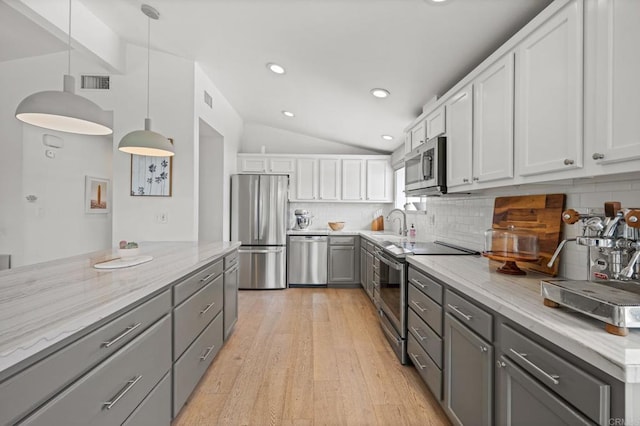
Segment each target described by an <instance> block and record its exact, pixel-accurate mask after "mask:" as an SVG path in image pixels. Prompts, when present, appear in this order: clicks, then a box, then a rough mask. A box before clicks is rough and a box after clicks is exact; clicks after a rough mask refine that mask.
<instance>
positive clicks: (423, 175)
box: [420, 152, 427, 180]
mask: <svg viewBox="0 0 640 426" xmlns="http://www.w3.org/2000/svg"><path fill="white" fill-rule="evenodd" d="M420 165H421V166H422V179H423V180H426V179H427V172H426V171H425V170H424V169H425V167H424V166H425V163H424V152H421V153H420Z"/></svg>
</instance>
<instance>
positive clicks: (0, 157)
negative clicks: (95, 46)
mask: <svg viewBox="0 0 640 426" xmlns="http://www.w3.org/2000/svg"><path fill="white" fill-rule="evenodd" d="M71 65H72V74H74V75H75V76H76V80H78V75H79V74H80V73H81V72H95V73H104V69H102V68H100V67H99V66H96V65H95V64H92V63H89V62H87V61H85V60H83V58H82V57H80V56H78V55H76V54H74V55H72V64H71ZM66 71H67V54H66V53H56V54H51V55H44V56H39V57H34V58H25V59H19V60H15V61H6V62H2V63H0V93H2V98H1V99H0V253H6V254H11V255H12V264H13V266H14V267H16V266H20V265H24V264H28V263H33V262H39V261H44V260H49V259H55V258H59V257H64V256H69V255H72V254H76V253H83V252H87V251H92V250H96V249H99V248H104V247H108V246H109V245H110V239H111V215H97V216H99V217H96V215H85V214H84V207H83V204H82V203H83V201H84V176H85V175H91V176H99V177H105V178H111V137H96V136H78V135H67V134H65V133H61V132H52V131H44V130H43V129H39V128H36V127H33V126H30V125H28V124H23V123H22V122H20V121H18V120H17V119H16V118H15V116H14V114H15V109H16V107H17V106H18V104H19V103H20V101H22V99H24V98H25V97H26V96H28V95H30V94H32V93H34V92H38V91H42V90H62V78H63V75H64V74H65V73H66ZM76 83H77V81H76ZM78 93H79V94H81V95H82V96H86V97H87V98H89V99H91V100H93V101H94V102H96V103H98V104H99V105H100V106H101V107H103V108H105V109H110V96H111V93H99V92H80V91H78ZM43 133H50V134H54V135H58V136H62V137H63V138H64V139H65V147H64V148H63V149H59V150H57V151H58V152H57V158H56V159H55V160H49V159H46V158H45V157H44V148H45V147H44V145H43V144H42V134H43ZM81 159H82V160H84V161H81ZM28 193H33V195H36V196H38V201H37V202H36V203H28V202H27V201H26V199H25V196H26V195H28ZM78 230H81V232H78ZM83 230H88V231H90V232H82V231H83Z"/></svg>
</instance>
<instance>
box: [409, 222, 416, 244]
mask: <svg viewBox="0 0 640 426" xmlns="http://www.w3.org/2000/svg"><path fill="white" fill-rule="evenodd" d="M409 242H410V243H415V242H416V228H414V226H413V223H412V224H411V228H409Z"/></svg>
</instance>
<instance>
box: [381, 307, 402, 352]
mask: <svg viewBox="0 0 640 426" xmlns="http://www.w3.org/2000/svg"><path fill="white" fill-rule="evenodd" d="M381 315H384V314H381ZM380 328H382V331H384V334H386V335H387V336H388V337H389V338H390V339H392V340H393V341H395V342H396V345H399V344H400V343H402V339H400V338H398V336H396V334H395V333H394V332H393V331H391V330H389V327H387V326H386V324H385V323H384V321H380Z"/></svg>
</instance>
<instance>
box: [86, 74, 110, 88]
mask: <svg viewBox="0 0 640 426" xmlns="http://www.w3.org/2000/svg"><path fill="white" fill-rule="evenodd" d="M109 88H110V81H109V76H108V75H83V76H81V78H80V89H83V90H109Z"/></svg>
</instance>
